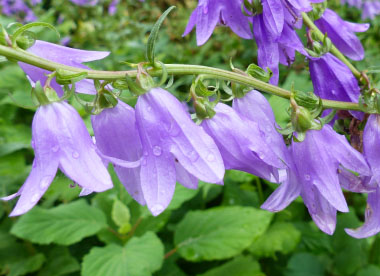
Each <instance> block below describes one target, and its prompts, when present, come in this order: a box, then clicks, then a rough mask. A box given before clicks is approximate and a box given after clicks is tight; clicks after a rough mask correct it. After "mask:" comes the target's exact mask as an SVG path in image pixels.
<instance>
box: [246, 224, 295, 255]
mask: <svg viewBox="0 0 380 276" xmlns="http://www.w3.org/2000/svg"><path fill="white" fill-rule="evenodd" d="M300 239H301V233H300V231H298V230H297V229H296V228H295V227H294V226H293V224H291V223H287V222H277V223H275V224H273V225H271V226H270V227H269V229H268V231H267V232H266V233H265V234H264V235H263V236H262V237H261V238H260V239H258V240H257V241H255V242H253V244H252V245H251V246H250V248H249V251H250V252H251V253H252V254H254V255H255V256H259V257H275V253H276V252H281V253H283V254H288V253H290V252H292V251H294V250H295V249H296V247H297V244H298V243H299V241H300Z"/></svg>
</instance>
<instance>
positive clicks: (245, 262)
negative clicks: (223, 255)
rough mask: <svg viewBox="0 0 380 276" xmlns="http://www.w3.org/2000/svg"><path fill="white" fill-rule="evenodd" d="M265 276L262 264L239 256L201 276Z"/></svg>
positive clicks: (250, 258)
mask: <svg viewBox="0 0 380 276" xmlns="http://www.w3.org/2000/svg"><path fill="white" fill-rule="evenodd" d="M225 275H233V276H264V275H265V274H263V273H262V272H261V268H260V264H259V263H258V262H257V261H256V260H254V259H252V257H248V256H239V257H236V258H235V259H233V260H232V261H229V262H227V263H225V264H223V265H221V266H219V267H216V268H214V269H211V270H209V271H207V272H206V273H204V274H201V275H199V276H225Z"/></svg>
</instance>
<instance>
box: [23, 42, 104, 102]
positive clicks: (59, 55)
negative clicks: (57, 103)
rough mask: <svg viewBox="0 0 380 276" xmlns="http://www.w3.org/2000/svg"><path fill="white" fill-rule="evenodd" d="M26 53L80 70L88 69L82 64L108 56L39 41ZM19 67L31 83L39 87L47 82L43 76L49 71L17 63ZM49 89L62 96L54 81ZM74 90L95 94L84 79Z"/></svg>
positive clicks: (90, 83) (91, 82) (91, 86)
mask: <svg viewBox="0 0 380 276" xmlns="http://www.w3.org/2000/svg"><path fill="white" fill-rule="evenodd" d="M27 51H28V52H30V53H32V54H34V55H36V56H38V57H41V58H44V59H47V60H50V61H53V62H58V63H61V64H64V65H68V66H73V67H78V68H82V69H90V68H89V67H87V66H85V65H83V64H82V63H83V62H89V61H93V60H99V59H102V58H105V57H106V56H108V55H109V52H98V51H85V50H78V49H73V48H68V47H64V46H61V45H57V44H53V43H49V42H46V41H41V40H37V41H36V43H35V44H34V45H33V46H32V47H30V48H29V49H28V50H27ZM19 65H20V67H21V68H22V70H24V72H25V74H27V75H28V77H29V78H30V79H31V80H32V81H33V82H37V81H40V82H41V85H44V84H45V81H46V80H47V77H46V75H45V74H49V73H50V72H49V71H47V70H44V69H41V68H38V67H35V66H33V65H30V64H26V63H23V62H19ZM51 87H52V88H53V89H54V90H55V91H57V94H58V95H59V96H62V95H63V90H62V87H61V86H60V85H59V84H58V83H57V82H56V81H55V79H53V80H52V82H51ZM75 88H76V91H77V92H80V93H86V94H94V93H96V90H95V88H94V83H93V81H91V80H88V79H84V80H81V81H79V82H77V83H76V84H75Z"/></svg>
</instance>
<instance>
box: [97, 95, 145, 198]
mask: <svg viewBox="0 0 380 276" xmlns="http://www.w3.org/2000/svg"><path fill="white" fill-rule="evenodd" d="M91 122H92V128H93V129H94V134H95V138H96V146H97V147H98V149H99V150H100V151H101V152H102V153H103V154H105V155H107V156H109V157H112V158H118V159H120V160H125V161H135V160H139V159H140V158H141V156H142V146H141V142H140V135H139V133H138V131H137V127H136V119H135V110H134V109H133V108H132V107H130V106H129V105H127V104H125V103H124V102H122V101H119V103H118V104H117V105H116V106H115V107H114V108H107V109H105V110H103V111H102V112H101V113H100V114H98V115H93V116H91ZM115 171H116V174H117V176H118V177H119V179H120V181H121V183H122V184H123V185H124V186H125V188H126V190H127V191H128V193H129V194H130V195H131V196H132V197H133V198H134V199H135V200H136V201H137V202H138V203H140V204H141V205H145V199H144V196H143V193H142V189H141V181H140V168H139V167H137V168H126V167H123V166H119V165H117V164H116V165H115Z"/></svg>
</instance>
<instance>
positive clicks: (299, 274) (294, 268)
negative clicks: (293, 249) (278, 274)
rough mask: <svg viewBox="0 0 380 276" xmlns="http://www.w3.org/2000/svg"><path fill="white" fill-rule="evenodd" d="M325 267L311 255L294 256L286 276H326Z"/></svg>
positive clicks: (289, 263) (300, 254)
mask: <svg viewBox="0 0 380 276" xmlns="http://www.w3.org/2000/svg"><path fill="white" fill-rule="evenodd" d="M324 270H325V269H324V266H323V264H322V263H321V262H320V261H319V259H318V258H317V257H316V256H314V255H312V254H310V253H297V254H294V255H293V256H292V257H291V258H290V260H289V262H288V265H287V269H286V272H285V276H305V275H307V276H324V275H325V273H324Z"/></svg>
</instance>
